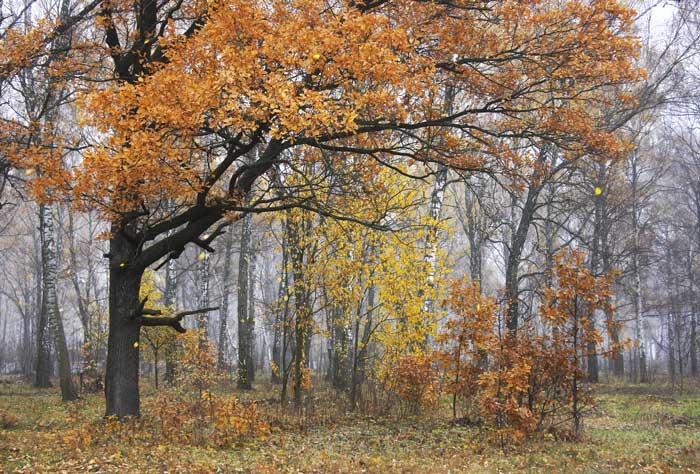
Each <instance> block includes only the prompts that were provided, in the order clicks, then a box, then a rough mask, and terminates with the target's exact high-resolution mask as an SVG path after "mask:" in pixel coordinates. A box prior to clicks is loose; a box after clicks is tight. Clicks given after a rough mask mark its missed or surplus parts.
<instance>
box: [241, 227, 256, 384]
mask: <svg viewBox="0 0 700 474" xmlns="http://www.w3.org/2000/svg"><path fill="white" fill-rule="evenodd" d="M251 218H252V216H251V215H250V214H248V215H246V216H245V217H243V219H242V222H241V246H240V253H239V256H238V382H237V386H238V388H239V389H243V390H250V389H251V388H252V387H253V377H252V375H253V371H254V370H255V367H254V366H253V345H252V328H251V321H250V305H249V304H248V298H249V297H250V291H249V288H248V287H249V285H248V284H249V282H250V275H249V272H250V269H249V266H248V264H249V258H250V255H249V254H250V250H249V248H250V234H251V222H250V221H251Z"/></svg>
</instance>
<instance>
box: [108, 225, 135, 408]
mask: <svg viewBox="0 0 700 474" xmlns="http://www.w3.org/2000/svg"><path fill="white" fill-rule="evenodd" d="M135 251H136V245H135V244H134V243H132V242H130V241H129V240H128V239H126V237H125V236H124V235H123V234H122V233H121V232H120V231H117V232H114V234H113V237H112V240H111V241H110V256H111V264H110V271H109V282H110V284H109V338H108V342H107V345H108V348H109V349H108V352H107V373H106V375H105V398H106V401H107V410H106V415H107V416H116V417H117V418H119V419H122V418H124V417H127V416H139V415H140V405H139V347H138V343H139V336H140V329H141V326H140V324H139V322H138V319H137V318H136V317H135V316H136V315H137V314H139V312H140V302H139V288H140V286H141V277H142V276H143V270H142V269H140V268H136V269H135V268H131V267H130V266H129V257H130V256H132V255H134V253H135Z"/></svg>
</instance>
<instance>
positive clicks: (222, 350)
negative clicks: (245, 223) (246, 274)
mask: <svg viewBox="0 0 700 474" xmlns="http://www.w3.org/2000/svg"><path fill="white" fill-rule="evenodd" d="M232 254H233V232H229V233H228V235H227V236H226V247H225V250H224V273H223V275H222V280H223V281H222V282H221V287H222V290H221V311H220V312H219V347H218V352H217V357H216V367H217V369H218V370H219V372H223V371H224V369H225V366H226V351H227V347H226V345H227V343H228V302H229V296H230V295H229V293H230V292H231V280H232V279H233V278H232V276H231V257H232Z"/></svg>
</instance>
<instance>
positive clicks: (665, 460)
mask: <svg viewBox="0 0 700 474" xmlns="http://www.w3.org/2000/svg"><path fill="white" fill-rule="evenodd" d="M145 392H146V393H144V405H145V406H146V408H147V407H148V403H149V400H150V399H151V398H152V396H151V395H149V393H147V392H149V390H148V389H147V390H145ZM598 392H599V393H598V397H597V399H598V405H597V407H596V408H595V409H594V410H593V411H592V413H590V414H589V416H588V418H587V419H586V421H585V426H584V430H585V433H584V437H583V439H582V440H580V441H578V442H569V441H561V440H556V439H553V438H551V437H547V436H543V437H537V438H534V439H530V440H527V441H525V442H523V443H521V444H518V445H517V446H512V447H509V448H508V449H507V450H505V451H504V450H501V449H499V448H498V447H496V446H494V445H492V444H490V443H488V442H487V441H486V437H487V433H484V432H483V431H482V430H480V429H479V428H477V427H470V426H467V427H464V426H458V425H454V424H452V423H450V422H449V420H447V419H446V418H443V417H441V415H440V414H438V415H437V416H431V417H426V418H421V419H416V418H402V419H396V418H395V417H393V418H371V417H367V416H358V415H352V414H343V413H339V412H338V411H337V410H335V411H332V410H331V408H330V406H328V407H321V406H320V407H319V408H318V409H317V410H316V411H315V413H314V414H313V415H312V416H309V415H307V416H306V417H305V418H303V419H300V418H294V417H292V416H287V415H284V416H286V418H284V416H283V414H282V413H281V412H280V410H279V408H276V407H274V405H272V404H264V405H263V404H261V410H263V411H267V413H266V416H268V417H269V418H270V419H271V420H277V422H278V423H277V424H275V423H273V427H274V428H273V431H272V433H271V434H270V435H269V436H267V437H266V438H264V439H258V440H252V441H250V442H247V443H245V444H243V445H242V446H239V447H235V448H227V449H212V448H204V447H193V446H187V445H185V444H184V443H183V444H182V445H180V444H173V443H163V444H158V442H157V440H156V442H155V443H140V442H139V440H138V436H134V437H133V438H132V439H130V440H129V441H125V440H124V438H123V437H122V438H117V437H115V438H114V439H111V438H109V437H97V438H95V439H94V440H92V441H91V440H90V439H88V440H85V439H82V440H80V439H78V438H80V437H81V436H83V437H84V436H86V435H85V434H84V433H86V432H88V433H90V432H92V433H95V432H96V430H97V431H99V430H101V429H103V427H104V422H103V421H101V414H102V410H103V406H102V398H101V396H99V395H92V396H88V397H87V398H85V399H83V400H81V401H79V402H76V403H72V404H62V403H60V401H59V398H58V393H57V391H56V390H45V391H40V390H36V389H33V388H31V387H29V386H28V385H26V384H23V383H20V382H17V381H13V382H12V383H0V413H9V414H11V415H13V416H14V417H16V418H17V422H16V425H15V426H13V427H11V428H8V429H0V472H3V473H44V472H57V473H61V472H65V473H74V472H75V473H78V472H105V473H107V472H119V473H160V472H170V473H174V472H182V473H209V472H222V473H229V472H230V473H235V472H251V473H273V472H280V473H282V472H293V473H296V472H304V473H336V472H337V473H362V472H366V473H374V472H376V473H382V474H388V473H425V472H429V473H431V474H433V473H435V474H437V473H462V472H466V473H468V472H474V473H498V472H506V473H507V472H527V473H548V474H551V473H555V472H562V473H614V472H629V473H633V472H634V473H638V472H639V473H644V472H648V473H669V472H687V473H693V472H700V390H694V391H693V390H691V391H686V392H685V393H683V394H678V393H676V392H674V391H673V390H671V389H670V388H669V387H657V386H653V387H645V386H631V385H622V384H618V385H602V386H601V387H599V388H598ZM272 396H273V394H271V393H270V392H269V389H267V388H263V389H262V390H259V391H257V392H254V393H252V394H248V395H247V397H249V398H259V399H269V398H271V397H272ZM146 413H147V412H146ZM146 416H147V415H146Z"/></svg>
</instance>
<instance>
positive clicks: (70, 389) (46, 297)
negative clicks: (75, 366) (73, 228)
mask: <svg viewBox="0 0 700 474" xmlns="http://www.w3.org/2000/svg"><path fill="white" fill-rule="evenodd" d="M39 220H40V224H39V229H40V233H41V254H42V269H43V272H42V273H43V278H42V280H43V285H44V291H43V301H44V304H43V305H42V308H43V309H44V311H46V313H47V315H46V318H47V320H48V321H49V324H50V325H51V329H52V332H53V336H54V345H55V347H56V355H57V357H58V374H59V378H60V385H61V397H62V398H63V400H64V401H70V400H75V399H76V398H78V392H77V391H76V389H75V386H74V385H73V379H72V374H71V367H70V358H69V354H68V344H67V343H66V335H65V332H64V329H63V321H62V319H61V314H60V310H59V308H58V298H57V294H56V286H57V283H58V255H57V253H56V240H55V239H56V229H55V226H54V216H53V210H52V208H51V207H50V206H49V205H45V204H41V205H40V206H39Z"/></svg>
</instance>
